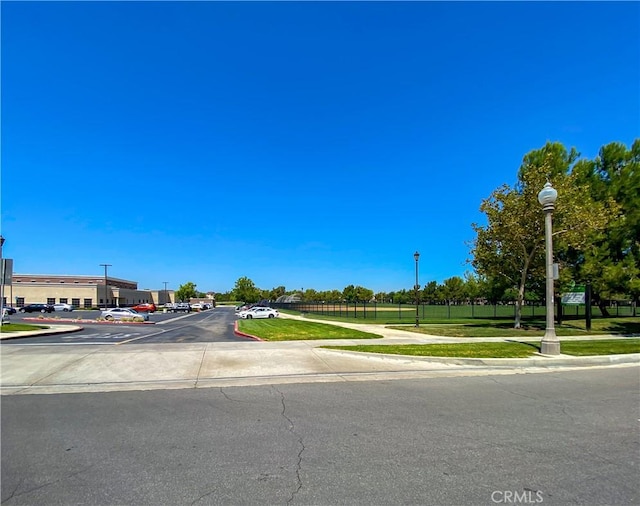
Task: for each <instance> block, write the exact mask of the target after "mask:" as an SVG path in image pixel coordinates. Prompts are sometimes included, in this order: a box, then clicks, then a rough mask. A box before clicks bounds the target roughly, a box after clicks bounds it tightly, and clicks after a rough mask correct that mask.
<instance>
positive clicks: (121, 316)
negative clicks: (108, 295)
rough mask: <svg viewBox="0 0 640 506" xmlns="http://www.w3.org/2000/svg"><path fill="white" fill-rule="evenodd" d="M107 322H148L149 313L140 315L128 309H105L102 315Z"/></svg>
mask: <svg viewBox="0 0 640 506" xmlns="http://www.w3.org/2000/svg"><path fill="white" fill-rule="evenodd" d="M100 316H101V317H102V318H104V319H105V320H131V321H139V322H142V321H148V320H149V313H138V312H137V311H134V310H133V309H130V308H128V307H114V308H111V309H105V310H104V311H102V313H100Z"/></svg>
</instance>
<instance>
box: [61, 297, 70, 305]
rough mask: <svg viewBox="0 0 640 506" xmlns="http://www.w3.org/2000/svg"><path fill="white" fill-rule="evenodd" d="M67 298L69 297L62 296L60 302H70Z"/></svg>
mask: <svg viewBox="0 0 640 506" xmlns="http://www.w3.org/2000/svg"><path fill="white" fill-rule="evenodd" d="M67 300H69V299H67V298H66V297H60V304H68V302H67Z"/></svg>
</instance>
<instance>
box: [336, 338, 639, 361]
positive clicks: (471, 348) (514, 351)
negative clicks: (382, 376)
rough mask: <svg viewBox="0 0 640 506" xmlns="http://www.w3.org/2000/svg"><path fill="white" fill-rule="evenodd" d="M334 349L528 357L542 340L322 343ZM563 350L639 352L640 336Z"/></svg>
mask: <svg viewBox="0 0 640 506" xmlns="http://www.w3.org/2000/svg"><path fill="white" fill-rule="evenodd" d="M323 348H328V349H332V350H346V351H359V352H367V353H384V354H391V355H409V356H418V357H458V358H527V357H531V356H532V355H533V354H534V353H537V352H539V351H540V345H539V343H527V342H519V341H513V342H504V343H459V344H449V343H447V344H401V345H383V344H378V345H375V344H372V345H369V344H360V345H355V346H323ZM560 352H561V353H563V354H565V355H574V356H598V355H624V354H628V353H640V339H599V340H589V341H561V344H560Z"/></svg>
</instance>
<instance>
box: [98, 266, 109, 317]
mask: <svg viewBox="0 0 640 506" xmlns="http://www.w3.org/2000/svg"><path fill="white" fill-rule="evenodd" d="M100 265H101V266H102V267H104V309H105V311H106V309H107V267H111V264H100Z"/></svg>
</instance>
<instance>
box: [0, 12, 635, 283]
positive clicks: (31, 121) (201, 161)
mask: <svg viewBox="0 0 640 506" xmlns="http://www.w3.org/2000/svg"><path fill="white" fill-rule="evenodd" d="M1 9H2V11H1V15H2V18H1V19H2V223H1V225H2V235H3V236H4V237H5V239H6V243H5V246H4V250H3V256H5V257H8V258H13V259H14V270H15V272H17V273H22V274H27V273H41V274H86V275H101V274H102V273H103V268H102V267H100V265H99V264H102V263H108V264H111V265H112V266H111V267H110V268H109V275H110V276H114V277H119V278H124V279H130V280H135V281H138V286H139V287H140V288H150V289H159V288H163V286H164V285H163V282H164V281H167V282H168V287H169V288H173V289H176V288H178V287H179V285H180V284H183V283H185V282H187V281H193V282H194V283H196V284H197V287H198V289H199V290H202V291H209V290H213V291H217V292H225V291H227V290H230V289H232V288H233V286H234V284H235V282H236V280H237V279H238V278H240V277H242V276H247V277H249V278H251V279H252V280H253V281H254V283H255V284H256V286H257V287H259V288H262V289H271V288H273V287H276V286H279V285H284V286H285V287H286V288H287V289H288V290H294V289H300V288H304V289H307V288H314V289H316V290H331V289H338V290H342V289H343V288H344V287H345V286H347V285H350V284H354V285H361V286H365V287H367V288H370V289H372V290H374V291H375V292H378V291H392V290H398V289H402V288H406V289H410V288H411V287H412V286H413V284H414V267H415V264H414V260H413V253H414V251H416V250H418V251H419V252H420V253H421V257H420V282H421V284H424V283H427V282H428V281H431V280H435V281H438V282H442V281H443V280H444V279H446V278H448V277H451V276H457V275H463V274H464V272H465V271H468V270H469V269H470V267H469V266H468V265H467V264H465V261H466V260H467V259H468V258H469V248H468V246H467V243H468V242H469V241H471V240H472V239H473V238H474V234H473V230H472V228H471V224H472V223H473V222H482V220H483V217H482V215H481V214H480V213H479V206H480V203H481V201H482V199H484V198H486V197H488V196H489V195H490V193H491V192H492V191H493V190H494V189H495V188H497V187H498V186H500V185H501V184H502V183H507V184H513V183H514V182H515V179H516V174H517V170H518V168H519V166H520V163H521V160H522V157H523V156H524V155H525V154H526V153H527V152H529V151H531V150H533V149H538V148H540V147H542V146H543V145H544V144H545V142H546V141H548V140H550V141H559V142H562V143H563V144H564V145H565V146H567V147H572V146H574V147H576V148H577V149H578V151H580V152H581V153H582V155H583V156H584V157H587V158H593V157H595V156H596V155H597V153H598V150H599V148H600V147H601V146H602V145H604V144H607V143H609V142H613V141H619V142H623V143H625V144H626V145H627V146H630V145H631V143H632V141H633V139H634V138H637V137H638V136H639V135H640V105H639V102H640V92H639V89H640V70H639V67H640V64H639V62H640V37H639V26H640V4H639V3H637V2H624V3H613V2H603V3H598V2H587V3H578V2H563V3H556V2H495V3H493V2H472V3H466V2H406V3H400V2H352V3H351V2H7V1H4V2H2V4H1Z"/></svg>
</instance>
